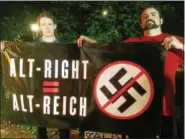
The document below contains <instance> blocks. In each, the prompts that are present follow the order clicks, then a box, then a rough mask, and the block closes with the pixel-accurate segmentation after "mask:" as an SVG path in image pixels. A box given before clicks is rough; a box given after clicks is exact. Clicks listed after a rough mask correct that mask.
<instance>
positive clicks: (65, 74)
mask: <svg viewBox="0 0 185 139" xmlns="http://www.w3.org/2000/svg"><path fill="white" fill-rule="evenodd" d="M164 58H165V50H164V49H163V48H162V47H160V46H159V44H157V43H125V44H123V43H119V44H92V45H91V46H89V47H82V48H78V47H77V46H76V45H75V44H70V45H69V44H68V45H67V44H66V45H64V44H48V43H29V42H27V43H20V44H16V45H15V44H9V45H7V49H6V50H5V51H4V52H3V56H2V66H3V70H2V71H3V81H4V88H5V101H4V103H5V105H4V106H5V107H6V108H5V109H6V110H7V112H8V115H7V116H8V117H9V119H10V120H12V121H14V122H17V123H25V124H33V125H37V126H46V127H57V128H80V130H81V131H85V130H91V131H100V132H110V133H127V134H132V133H134V134H135V135H136V136H137V135H138V136H139V135H141V134H145V135H146V136H150V135H156V134H157V133H159V132H160V120H161V108H162V107H161V105H162V93H163V87H164ZM148 128H150V130H149V131H148ZM146 130H147V133H146ZM144 132H145V133H144Z"/></svg>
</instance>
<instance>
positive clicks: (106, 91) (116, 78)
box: [100, 68, 146, 113]
mask: <svg viewBox="0 0 185 139" xmlns="http://www.w3.org/2000/svg"><path fill="white" fill-rule="evenodd" d="M126 73H127V71H126V70H125V69H124V68H122V69H120V70H119V71H118V72H117V73H116V74H115V75H114V76H113V77H112V78H111V79H110V80H109V81H110V82H111V83H112V85H113V86H114V87H115V88H116V89H117V92H118V91H119V90H121V89H122V88H123V87H124V86H122V85H121V84H120V83H119V82H118V81H119V79H121V78H122V77H123V76H124V75H125V74H126ZM132 79H133V78H130V79H129V80H128V81H127V82H126V83H125V85H126V84H127V83H128V82H129V81H131V80H132ZM131 87H133V88H134V89H135V90H137V93H138V94H140V95H141V96H143V95H144V94H145V93H146V90H145V89H144V88H143V87H142V86H141V85H140V84H139V83H138V82H135V83H134V84H132V86H130V87H129V88H128V89H127V90H129V89H130V88H131ZM100 90H101V91H102V93H103V94H104V95H105V96H106V97H107V98H108V99H111V98H112V97H113V96H114V95H115V94H116V93H117V92H116V93H114V94H112V93H111V92H110V91H109V89H108V88H107V87H106V86H105V85H103V86H102V87H101V88H100ZM127 90H125V91H124V92H122V94H123V95H122V96H123V97H124V98H125V99H126V101H125V102H124V103H123V104H121V106H119V107H118V110H119V111H120V112H121V113H123V112H124V111H125V110H127V109H128V108H129V107H130V106H131V105H133V103H134V102H136V99H135V98H134V97H132V95H130V94H129V93H128V91H127ZM115 101H116V100H114V101H113V102H112V103H114V102H115Z"/></svg>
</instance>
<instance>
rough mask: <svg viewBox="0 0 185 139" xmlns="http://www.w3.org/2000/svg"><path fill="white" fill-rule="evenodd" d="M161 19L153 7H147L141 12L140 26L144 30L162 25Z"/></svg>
mask: <svg viewBox="0 0 185 139" xmlns="http://www.w3.org/2000/svg"><path fill="white" fill-rule="evenodd" d="M162 23H163V20H162V18H161V17H160V15H159V12H158V11H157V10H156V9H154V8H147V9H145V10H144V11H143V13H142V14H141V28H142V29H143V30H144V31H145V30H150V29H155V28H158V27H160V26H161V25H162Z"/></svg>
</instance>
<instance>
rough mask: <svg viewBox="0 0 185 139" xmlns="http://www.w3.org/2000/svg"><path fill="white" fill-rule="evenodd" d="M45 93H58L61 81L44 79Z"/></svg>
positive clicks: (43, 90) (43, 89)
mask: <svg viewBox="0 0 185 139" xmlns="http://www.w3.org/2000/svg"><path fill="white" fill-rule="evenodd" d="M42 92H43V93H58V92H59V82H58V81H43V88H42Z"/></svg>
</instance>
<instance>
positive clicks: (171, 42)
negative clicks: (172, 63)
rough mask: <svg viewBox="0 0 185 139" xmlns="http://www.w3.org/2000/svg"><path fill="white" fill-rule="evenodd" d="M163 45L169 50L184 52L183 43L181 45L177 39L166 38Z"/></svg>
mask: <svg viewBox="0 0 185 139" xmlns="http://www.w3.org/2000/svg"><path fill="white" fill-rule="evenodd" d="M162 45H164V47H165V48H166V49H167V50H168V49H171V48H175V49H181V50H183V47H184V45H183V43H181V42H180V41H179V40H178V39H177V38H176V37H174V36H171V37H166V38H165V39H164V41H163V43H162Z"/></svg>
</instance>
